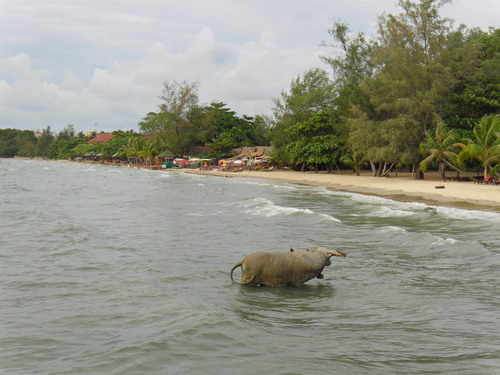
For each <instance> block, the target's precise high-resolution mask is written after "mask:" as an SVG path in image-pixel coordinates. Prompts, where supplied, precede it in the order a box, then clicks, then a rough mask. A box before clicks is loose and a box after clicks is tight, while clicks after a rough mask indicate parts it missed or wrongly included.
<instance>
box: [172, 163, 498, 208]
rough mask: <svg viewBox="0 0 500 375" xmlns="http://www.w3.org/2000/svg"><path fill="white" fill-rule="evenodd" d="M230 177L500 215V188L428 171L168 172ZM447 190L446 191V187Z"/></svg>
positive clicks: (180, 170)
mask: <svg viewBox="0 0 500 375" xmlns="http://www.w3.org/2000/svg"><path fill="white" fill-rule="evenodd" d="M167 170H168V171H174V172H176V173H177V172H178V173H191V174H198V175H207V176H218V177H228V178H258V179H269V180H274V181H283V182H288V183H292V184H299V185H307V186H323V187H325V188H327V189H332V190H337V191H345V192H351V193H358V194H366V195H374V196H379V197H384V198H389V199H393V200H397V201H402V202H422V203H428V204H431V205H439V206H450V207H457V208H468V209H473V208H476V209H482V210H489V211H494V212H500V185H486V184H476V183H474V182H472V181H460V182H459V181H446V182H444V181H443V180H442V179H441V177H440V176H439V174H438V173H437V172H436V173H434V172H427V173H426V178H427V179H426V180H413V179H411V174H410V173H399V174H398V176H397V177H396V176H392V177H373V176H371V175H368V174H367V173H364V174H363V175H361V176H356V175H354V174H352V173H350V171H342V172H341V173H342V174H339V172H335V173H330V174H328V173H321V172H319V173H317V172H296V171H281V170H278V171H268V172H264V171H242V172H227V171H220V170H210V171H202V170H198V169H167ZM436 186H438V187H439V188H436ZM443 187H444V188H443Z"/></svg>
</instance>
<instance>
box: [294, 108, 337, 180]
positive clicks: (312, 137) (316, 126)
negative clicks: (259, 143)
mask: <svg viewBox="0 0 500 375" xmlns="http://www.w3.org/2000/svg"><path fill="white" fill-rule="evenodd" d="M342 130H343V129H342V127H341V125H340V124H339V122H338V118H337V116H336V115H335V114H334V113H331V112H327V111H322V112H320V113H318V114H315V115H313V116H312V117H311V118H310V119H309V120H306V121H303V122H299V123H297V124H295V125H292V126H290V127H289V128H288V129H287V130H286V132H287V133H288V134H289V135H290V137H291V142H290V143H289V144H288V145H287V146H286V148H285V152H286V153H287V155H288V158H289V160H290V161H291V162H292V163H294V164H297V165H299V164H302V166H303V169H304V166H305V165H306V164H312V165H318V164H324V165H326V166H327V169H328V170H329V171H331V170H332V169H333V165H334V164H335V163H336V162H337V160H338V159H339V157H340V155H341V152H342V148H343V146H344V144H343V141H342Z"/></svg>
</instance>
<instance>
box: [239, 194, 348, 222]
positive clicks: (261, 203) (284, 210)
mask: <svg viewBox="0 0 500 375" xmlns="http://www.w3.org/2000/svg"><path fill="white" fill-rule="evenodd" d="M244 207H245V211H244V212H245V213H248V214H250V215H255V216H259V215H262V216H264V217H272V216H276V215H294V214H306V215H315V214H317V213H316V212H314V211H312V210H310V209H308V208H296V207H285V206H279V205H277V204H275V203H274V202H273V201H271V200H269V199H265V198H255V199H253V200H251V201H250V202H248V203H246V204H245V205H244ZM318 215H319V216H320V217H322V218H324V219H327V220H331V221H336V222H340V220H339V219H337V218H335V217H333V216H331V215H327V214H318Z"/></svg>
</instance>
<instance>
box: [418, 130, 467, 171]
mask: <svg viewBox="0 0 500 375" xmlns="http://www.w3.org/2000/svg"><path fill="white" fill-rule="evenodd" d="M456 142H457V139H456V137H455V134H454V132H453V131H452V130H449V129H448V128H447V127H446V124H445V123H444V122H440V123H438V124H437V126H436V129H435V131H430V130H428V131H426V132H425V141H423V142H422V143H421V144H420V152H421V153H422V154H423V155H428V156H427V157H426V158H425V159H424V160H422V161H421V162H420V168H422V171H423V172H425V171H426V170H427V165H428V164H429V163H431V162H432V161H435V160H436V161H437V162H438V163H439V171H440V172H441V177H443V180H445V179H446V166H447V165H448V166H450V167H451V168H452V169H455V170H458V169H457V168H456V167H455V166H454V165H453V164H452V163H451V161H454V160H455V159H456V157H457V153H456V152H455V150H456V149H457V144H456Z"/></svg>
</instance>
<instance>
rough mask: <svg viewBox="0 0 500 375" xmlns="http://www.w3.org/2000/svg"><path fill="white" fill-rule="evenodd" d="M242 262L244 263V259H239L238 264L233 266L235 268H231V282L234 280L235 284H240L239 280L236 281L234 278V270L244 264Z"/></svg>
mask: <svg viewBox="0 0 500 375" xmlns="http://www.w3.org/2000/svg"><path fill="white" fill-rule="evenodd" d="M242 264H243V260H241V261H239V262H238V263H236V264H235V265H234V266H233V268H231V274H230V276H231V282H232V283H233V284H239V283H238V282H236V281H234V279H233V271H234V270H235V269H236V268H238V267H241V265H242Z"/></svg>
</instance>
